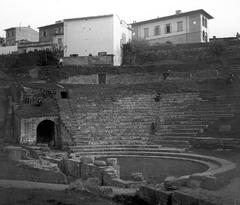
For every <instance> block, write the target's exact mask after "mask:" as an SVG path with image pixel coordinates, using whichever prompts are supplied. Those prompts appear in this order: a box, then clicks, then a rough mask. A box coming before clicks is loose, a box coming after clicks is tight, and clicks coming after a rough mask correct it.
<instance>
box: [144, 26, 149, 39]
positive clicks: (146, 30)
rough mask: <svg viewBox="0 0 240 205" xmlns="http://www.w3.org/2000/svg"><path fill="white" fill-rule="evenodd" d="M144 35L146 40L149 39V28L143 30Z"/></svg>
mask: <svg viewBox="0 0 240 205" xmlns="http://www.w3.org/2000/svg"><path fill="white" fill-rule="evenodd" d="M143 34H144V38H147V37H149V28H144V29H143Z"/></svg>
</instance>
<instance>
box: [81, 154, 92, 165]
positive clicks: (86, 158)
mask: <svg viewBox="0 0 240 205" xmlns="http://www.w3.org/2000/svg"><path fill="white" fill-rule="evenodd" d="M80 160H81V162H82V163H83V164H92V163H93V162H94V156H83V157H81V158H80Z"/></svg>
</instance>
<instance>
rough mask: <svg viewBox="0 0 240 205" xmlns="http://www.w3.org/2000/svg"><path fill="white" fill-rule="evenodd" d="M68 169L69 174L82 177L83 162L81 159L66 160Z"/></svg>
mask: <svg viewBox="0 0 240 205" xmlns="http://www.w3.org/2000/svg"><path fill="white" fill-rule="evenodd" d="M66 169H67V174H68V175H69V176H72V177H75V178H81V163H80V161H79V160H74V159H68V160H66Z"/></svg>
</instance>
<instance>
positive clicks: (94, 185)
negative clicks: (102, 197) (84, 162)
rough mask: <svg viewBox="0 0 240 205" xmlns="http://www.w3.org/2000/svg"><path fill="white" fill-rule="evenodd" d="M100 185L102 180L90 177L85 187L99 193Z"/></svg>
mask: <svg viewBox="0 0 240 205" xmlns="http://www.w3.org/2000/svg"><path fill="white" fill-rule="evenodd" d="M99 185H100V180H99V179H98V178H88V179H87V181H86V182H85V184H84V186H85V188H86V189H87V190H88V191H90V192H93V193H98V186H99Z"/></svg>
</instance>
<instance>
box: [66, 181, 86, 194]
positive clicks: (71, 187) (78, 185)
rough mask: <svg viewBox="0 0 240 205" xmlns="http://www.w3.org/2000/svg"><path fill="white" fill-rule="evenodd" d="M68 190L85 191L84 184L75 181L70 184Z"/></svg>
mask: <svg viewBox="0 0 240 205" xmlns="http://www.w3.org/2000/svg"><path fill="white" fill-rule="evenodd" d="M68 189H69V190H72V191H82V190H85V188H84V183H83V181H82V180H81V179H77V180H76V181H74V182H72V183H71V184H70V185H69V187H68Z"/></svg>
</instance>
